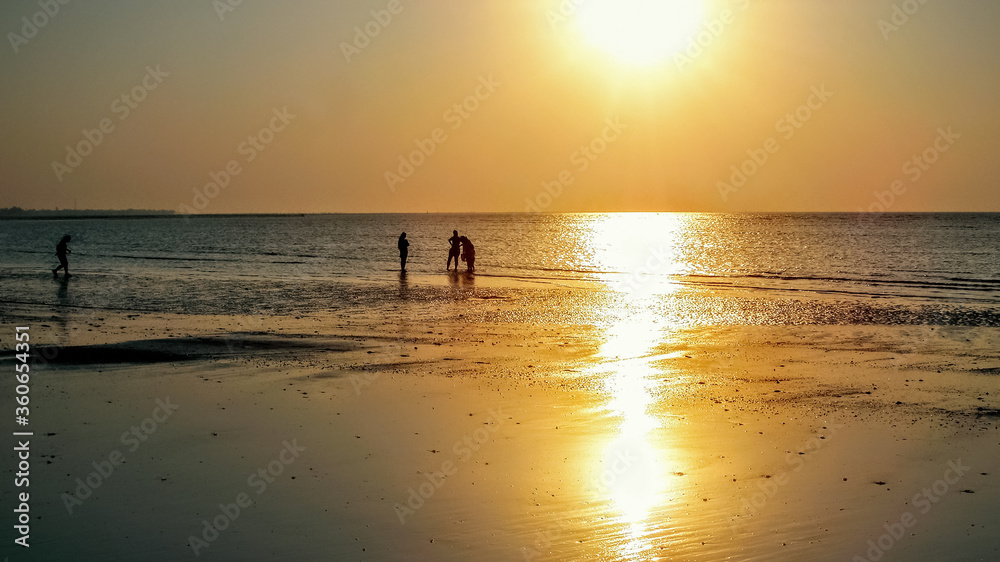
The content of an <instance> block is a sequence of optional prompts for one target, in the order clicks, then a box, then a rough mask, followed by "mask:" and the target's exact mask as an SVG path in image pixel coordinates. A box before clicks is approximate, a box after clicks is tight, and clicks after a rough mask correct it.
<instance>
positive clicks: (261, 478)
mask: <svg viewBox="0 0 1000 562" xmlns="http://www.w3.org/2000/svg"><path fill="white" fill-rule="evenodd" d="M4 312H5V315H4V317H5V324H7V325H8V326H10V325H14V324H18V323H25V322H26V323H30V325H31V326H32V334H33V336H34V337H36V344H39V345H44V344H48V345H49V346H54V345H55V344H57V343H59V342H62V344H63V345H61V346H58V347H50V348H49V349H50V352H49V353H48V354H49V355H51V360H50V361H47V362H46V364H45V365H39V366H38V367H37V368H36V369H35V370H34V371H33V373H34V377H33V379H32V383H33V387H32V400H33V404H34V405H35V409H34V410H33V416H34V417H33V419H32V425H33V429H35V431H36V434H35V435H36V436H35V438H34V440H33V442H32V446H33V455H36V456H34V457H33V458H34V461H33V469H36V470H37V472H35V473H34V474H33V475H32V492H33V493H32V498H33V503H32V515H33V525H32V547H33V550H32V553H33V554H37V555H39V556H41V557H43V558H45V559H64V558H67V557H70V556H73V557H79V558H84V559H144V560H183V559H188V558H195V557H197V558H200V559H209V560H273V559H301V560H469V559H484V560H655V559H667V560H857V559H861V560H875V559H880V560H941V559H949V560H990V559H996V558H997V557H1000V539H997V536H1000V529H998V528H997V523H996V517H995V512H996V510H995V506H996V505H997V503H998V500H1000V497H998V496H1000V486H998V482H1000V481H998V475H1000V468H998V467H1000V463H998V461H1000V437H998V436H997V433H996V429H997V420H998V413H1000V412H998V410H997V409H998V408H1000V384H998V382H997V381H998V379H997V373H998V369H1000V353H998V352H997V350H998V349H1000V345H998V343H1000V332H998V329H996V328H957V327H953V328H950V327H931V326H900V327H885V326H879V327H875V326H871V327H868V326H809V327H793V326H752V327H748V326H739V327H717V326H716V327H699V328H683V329H682V328H678V329H676V330H669V329H662V327H660V328H658V330H657V331H653V332H651V331H650V330H649V325H648V324H643V322H642V319H641V318H639V319H632V320H629V321H625V322H620V323H616V324H613V325H610V326H597V325H592V324H583V325H572V324H566V323H552V324H539V323H530V324H529V323H519V322H517V319H516V318H514V319H511V320H509V321H505V322H499V321H498V322H483V321H480V320H479V319H476V320H475V321H473V320H471V319H467V318H464V317H457V316H455V317H452V318H451V319H450V320H446V321H435V322H433V323H430V322H427V321H425V320H422V319H421V318H420V317H419V316H418V317H416V319H412V320H408V321H405V322H404V321H400V320H399V319H398V318H394V319H391V320H389V319H386V318H383V317H365V316H363V315H356V314H352V315H349V316H348V315H327V316H302V317H268V318H261V317H221V316H181V315H166V314H145V313H135V314H123V313H117V312H102V313H101V314H100V316H96V315H93V314H90V315H88V316H86V317H82V318H84V319H83V320H80V319H69V320H67V317H66V315H65V314H62V313H58V312H57V313H55V314H53V311H51V310H45V309H43V308H41V307H32V306H11V305H8V306H7V309H6V310H5V311H4ZM44 326H47V327H44ZM8 332H9V330H8ZM46 338H48V341H45V340H46ZM37 352H38V353H39V354H44V353H45V352H44V349H38V350H37ZM8 363H9V357H7V358H5V359H4V364H5V365H6V364H8ZM8 366H9V365H8ZM164 406H166V408H164ZM133 428H134V429H133ZM116 452H117V453H118V455H115V453H116ZM122 458H123V459H124V462H121V463H119V464H114V463H113V462H112V461H113V460H121V459H122ZM109 466H111V468H112V469H111V470H110V471H109V470H108V467H109ZM966 467H968V468H966ZM5 470H6V472H7V473H6V474H5V476H11V475H10V474H9V472H10V470H9V468H5ZM102 470H103V471H104V472H105V473H106V474H105V475H98V476H100V477H99V478H98V477H92V473H95V472H99V471H102ZM88 477H91V484H93V483H97V486H91V485H89V484H88V483H87V479H88ZM77 479H80V480H77ZM88 488H89V489H90V490H89V491H90V493H89V494H87V491H88V490H87V489H88ZM9 493H10V490H9V489H5V490H3V494H4V501H5V502H6V501H12V499H11V498H9V497H8V495H9ZM69 498H75V499H76V501H74V500H73V499H69ZM67 506H69V508H71V509H72V514H70V513H69V510H70V509H69V508H68V507H67ZM237 508H238V512H237ZM205 521H208V522H209V523H210V524H212V525H213V526H214V527H215V528H209V529H206V523H205ZM192 537H193V538H192ZM869 541H872V542H870V543H869ZM13 553H14V551H12V550H9V547H7V548H6V549H5V552H4V554H13ZM855 557H857V558H855Z"/></svg>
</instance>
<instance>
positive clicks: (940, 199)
mask: <svg viewBox="0 0 1000 562" xmlns="http://www.w3.org/2000/svg"><path fill="white" fill-rule="evenodd" d="M62 1H67V0H62ZM46 10H47V11H46ZM0 22H2V26H0V30H2V31H3V33H4V34H5V41H4V43H3V44H2V45H0V76H3V80H2V81H0V100H2V104H0V114H2V122H3V125H4V133H5V134H4V135H3V136H2V137H0V186H2V187H0V207H10V206H20V207H22V208H74V207H75V208H80V209H130V208H132V209H166V210H173V211H177V212H183V213H256V212H280V213H284V212H291V213H299V212H508V211H514V212H518V211H550V212H603V211H607V212H611V211H704V212H743V211H750V212H754V211H761V212H765V211H781V212H784V211H789V212H800V211H802V212H812V211H821V212H833V211H858V210H869V211H878V212H882V211H891V212H903V211H906V212H909V211H1000V189H998V186H1000V158H997V152H998V148H1000V107H998V104H997V100H998V97H1000V96H998V93H1000V34H998V33H996V30H997V29H998V24H1000V2H996V1H994V0H947V1H945V0H926V1H924V2H923V3H921V2H919V1H918V0H660V1H659V2H656V1H650V0H644V1H643V0H617V1H609V0H533V1H529V0H489V1H487V0H483V1H475V2H470V1H468V0H352V1H338V2H330V1H325V2H324V1H319V0H289V1H287V2H280V3H279V2H264V1H261V0H242V1H239V0H199V1H189V2H154V1H152V0H121V1H118V0H104V1H101V2H76V1H67V3H66V4H65V5H63V4H61V3H60V2H59V0H5V1H4V2H3V3H2V4H0Z"/></svg>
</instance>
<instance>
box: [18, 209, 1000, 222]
mask: <svg viewBox="0 0 1000 562" xmlns="http://www.w3.org/2000/svg"><path fill="white" fill-rule="evenodd" d="M631 213H639V214H694V215H872V216H878V215H892V216H906V215H997V214H1000V212H996V211H891V212H890V211H886V212H881V213H878V212H863V211H741V212H718V211H566V212H540V213H535V212H526V211H467V212H466V211H447V212H436V211H435V212H413V213H405V212H382V213H377V212H330V213H199V214H191V215H188V214H183V213H177V212H175V211H169V210H164V211H160V210H121V211H116V210H82V211H75V210H22V209H17V210H14V211H12V210H10V209H0V220H78V219H183V220H188V219H211V218H227V217H306V216H331V215H358V216H363V215H603V214H631Z"/></svg>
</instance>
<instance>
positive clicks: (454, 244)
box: [445, 230, 461, 271]
mask: <svg viewBox="0 0 1000 562" xmlns="http://www.w3.org/2000/svg"><path fill="white" fill-rule="evenodd" d="M451 234H452V236H451V238H449V239H448V243H449V244H451V247H450V248H448V265H447V266H446V267H445V271H447V270H449V269H451V258H455V269H456V270H457V269H458V245H459V242H460V241H461V238H459V236H458V231H457V230H452V231H451Z"/></svg>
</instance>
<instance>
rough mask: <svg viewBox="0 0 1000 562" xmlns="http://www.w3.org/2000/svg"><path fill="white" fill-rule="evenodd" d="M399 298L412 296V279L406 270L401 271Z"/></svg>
mask: <svg viewBox="0 0 1000 562" xmlns="http://www.w3.org/2000/svg"><path fill="white" fill-rule="evenodd" d="M399 298H401V299H408V298H410V281H409V279H407V277H406V270H405V269H404V270H402V271H400V272H399Z"/></svg>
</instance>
